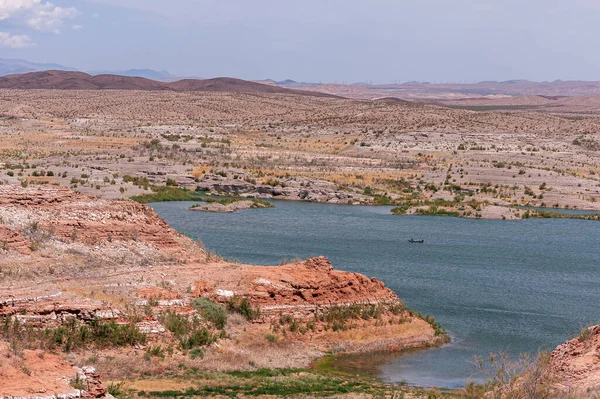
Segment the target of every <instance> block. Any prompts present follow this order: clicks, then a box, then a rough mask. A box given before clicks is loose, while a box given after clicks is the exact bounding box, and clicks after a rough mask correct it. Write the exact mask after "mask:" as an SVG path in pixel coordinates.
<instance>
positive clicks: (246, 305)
mask: <svg viewBox="0 0 600 399" xmlns="http://www.w3.org/2000/svg"><path fill="white" fill-rule="evenodd" d="M227 310H230V311H232V312H236V313H239V314H241V315H242V316H244V317H245V318H246V320H248V321H251V320H255V319H258V318H259V317H260V309H259V308H257V307H254V306H252V304H251V303H250V301H249V300H248V298H242V297H238V296H234V297H233V298H231V300H230V301H229V303H228V304H227Z"/></svg>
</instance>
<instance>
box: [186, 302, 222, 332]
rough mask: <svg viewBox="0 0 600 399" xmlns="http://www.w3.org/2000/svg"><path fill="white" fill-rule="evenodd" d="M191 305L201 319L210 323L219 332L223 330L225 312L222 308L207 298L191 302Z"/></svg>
mask: <svg viewBox="0 0 600 399" xmlns="http://www.w3.org/2000/svg"><path fill="white" fill-rule="evenodd" d="M191 305H192V307H193V308H194V309H196V310H197V311H198V312H200V314H201V315H202V317H204V318H205V319H206V320H208V321H209V322H211V323H212V325H213V326H215V328H218V329H220V330H221V329H223V328H225V325H226V324H227V311H226V309H225V308H224V307H223V306H221V305H218V304H216V303H214V302H212V301H211V300H210V299H207V298H196V299H194V300H193V301H192V303H191Z"/></svg>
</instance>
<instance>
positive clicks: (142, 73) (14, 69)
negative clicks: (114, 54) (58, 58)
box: [0, 58, 180, 81]
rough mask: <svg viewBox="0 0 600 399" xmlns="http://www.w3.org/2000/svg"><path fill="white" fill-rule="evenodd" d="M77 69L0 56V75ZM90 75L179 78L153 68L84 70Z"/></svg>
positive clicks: (153, 78)
mask: <svg viewBox="0 0 600 399" xmlns="http://www.w3.org/2000/svg"><path fill="white" fill-rule="evenodd" d="M52 70H54V71H79V69H76V68H71V67H67V66H64V65H60V64H52V63H49V64H46V63H38V62H30V61H25V60H18V59H3V58H0V76H6V75H15V74H23V73H28V72H41V71H52ZM84 72H87V73H89V74H90V75H120V76H130V77H139V78H146V79H152V80H161V81H174V80H177V79H180V78H179V77H177V76H175V75H172V74H171V73H169V72H167V71H155V70H154V69H127V70H125V71H84Z"/></svg>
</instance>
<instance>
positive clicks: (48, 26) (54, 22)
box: [0, 0, 79, 34]
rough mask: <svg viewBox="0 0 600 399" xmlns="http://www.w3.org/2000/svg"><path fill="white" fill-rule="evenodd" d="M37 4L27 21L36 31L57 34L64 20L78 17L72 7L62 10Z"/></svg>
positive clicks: (51, 5) (53, 6)
mask: <svg viewBox="0 0 600 399" xmlns="http://www.w3.org/2000/svg"><path fill="white" fill-rule="evenodd" d="M0 1H2V0H0ZM38 1H39V0H38ZM38 4H39V6H37V7H36V8H34V9H33V10H32V11H33V15H32V16H31V18H29V19H28V20H27V25H29V26H30V27H31V28H33V29H35V30H38V31H44V32H53V33H56V34H59V33H60V28H61V27H62V26H63V23H64V21H65V20H67V19H74V18H76V17H77V16H78V15H79V11H77V9H76V8H74V7H69V8H62V7H57V6H55V5H54V4H52V3H44V4H41V3H38Z"/></svg>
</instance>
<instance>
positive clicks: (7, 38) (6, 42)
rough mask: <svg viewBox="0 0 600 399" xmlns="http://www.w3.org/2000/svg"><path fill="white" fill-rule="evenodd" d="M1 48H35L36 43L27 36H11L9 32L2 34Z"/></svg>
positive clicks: (0, 33)
mask: <svg viewBox="0 0 600 399" xmlns="http://www.w3.org/2000/svg"><path fill="white" fill-rule="evenodd" d="M0 46H4V47H11V48H26V47H34V46H35V43H34V42H33V41H32V40H31V38H30V37H29V36H27V35H11V34H10V33H8V32H0Z"/></svg>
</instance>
